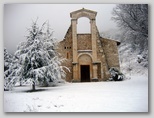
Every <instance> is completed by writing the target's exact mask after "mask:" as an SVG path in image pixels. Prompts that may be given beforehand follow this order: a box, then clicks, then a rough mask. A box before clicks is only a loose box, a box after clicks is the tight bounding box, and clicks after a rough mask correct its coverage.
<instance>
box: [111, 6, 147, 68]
mask: <svg viewBox="0 0 154 118" xmlns="http://www.w3.org/2000/svg"><path fill="white" fill-rule="evenodd" d="M112 19H113V20H114V21H115V22H116V23H117V25H118V26H119V28H120V30H121V36H122V37H123V41H124V42H125V43H126V44H131V49H132V52H137V53H138V54H139V55H140V56H141V58H142V60H143V61H142V63H141V64H142V65H143V66H144V67H148V5H147V4H118V5H117V6H116V7H115V8H114V9H113V17H112Z"/></svg>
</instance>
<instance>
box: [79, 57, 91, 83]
mask: <svg viewBox="0 0 154 118" xmlns="http://www.w3.org/2000/svg"><path fill="white" fill-rule="evenodd" d="M78 61H79V66H78V68H79V72H78V73H79V79H80V81H81V82H90V81H91V78H92V58H91V56H90V55H89V54H82V55H80V56H79V58H78Z"/></svg>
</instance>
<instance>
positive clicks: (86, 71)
mask: <svg viewBox="0 0 154 118" xmlns="http://www.w3.org/2000/svg"><path fill="white" fill-rule="evenodd" d="M80 68H81V82H90V66H89V65H81V66H80Z"/></svg>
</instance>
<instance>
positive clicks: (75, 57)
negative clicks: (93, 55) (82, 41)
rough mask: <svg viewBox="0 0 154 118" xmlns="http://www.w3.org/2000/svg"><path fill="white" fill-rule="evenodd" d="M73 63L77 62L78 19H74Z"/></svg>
mask: <svg viewBox="0 0 154 118" xmlns="http://www.w3.org/2000/svg"><path fill="white" fill-rule="evenodd" d="M72 43H73V44H72V48H73V63H77V20H76V19H72Z"/></svg>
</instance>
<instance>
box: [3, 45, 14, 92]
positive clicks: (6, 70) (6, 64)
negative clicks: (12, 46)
mask: <svg viewBox="0 0 154 118" xmlns="http://www.w3.org/2000/svg"><path fill="white" fill-rule="evenodd" d="M11 64H12V55H11V54H9V53H8V51H7V49H6V48H4V90H6V89H7V84H8V82H9V80H8V77H9V75H10V74H11V72H12V71H11V69H10V68H11Z"/></svg>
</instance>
